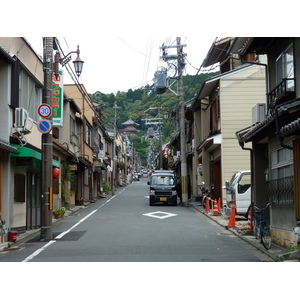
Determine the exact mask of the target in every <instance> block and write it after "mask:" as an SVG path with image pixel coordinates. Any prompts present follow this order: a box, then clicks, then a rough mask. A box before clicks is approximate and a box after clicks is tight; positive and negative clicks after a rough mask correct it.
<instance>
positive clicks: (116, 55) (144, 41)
mask: <svg viewBox="0 0 300 300" xmlns="http://www.w3.org/2000/svg"><path fill="white" fill-rule="evenodd" d="M26 39H27V40H28V42H29V43H31V45H32V46H33V48H34V49H35V50H36V51H37V52H38V53H39V54H40V55H43V46H42V37H32V36H26ZM58 40H59V42H60V45H61V47H62V49H63V51H64V53H65V54H67V53H69V52H70V51H75V50H76V49H77V45H78V44H79V46H80V57H81V59H82V60H83V61H84V66H83V70H82V75H81V76H80V78H79V82H80V83H83V84H84V86H85V88H86V89H87V91H88V92H89V93H94V92H96V91H100V92H102V93H106V94H108V93H117V92H118V91H127V90H129V89H136V88H139V87H142V86H145V85H146V84H149V85H151V84H152V83H153V78H154V73H155V71H156V70H157V69H158V68H159V67H161V66H163V67H166V66H167V65H166V63H165V62H164V61H163V60H162V59H161V56H162V51H161V49H159V47H161V46H162V44H163V43H165V44H168V45H170V44H171V45H176V37H150V36H149V37H148V36H143V35H131V36H112V35H110V36H105V37H100V38H97V39H96V38H93V37H92V36H76V37H58ZM214 40H215V37H214V36H210V37H207V36H201V35H197V36H195V35H194V36H190V37H181V43H182V44H186V47H184V53H186V54H187V56H186V68H185V70H184V74H190V75H193V74H196V73H197V70H198V69H199V67H200V65H201V63H202V62H203V60H204V58H205V56H206V54H207V52H208V50H209V48H210V46H211V45H212V43H213V41H214ZM168 51H169V53H170V54H176V48H175V49H169V50H168ZM76 57H77V54H72V60H71V61H73V60H74V59H75V58H76ZM70 65H71V67H72V68H73V63H72V62H70ZM62 69H63V70H64V73H65V84H69V83H74V82H73V80H72V79H71V78H70V77H69V76H68V74H67V71H66V69H65V68H62Z"/></svg>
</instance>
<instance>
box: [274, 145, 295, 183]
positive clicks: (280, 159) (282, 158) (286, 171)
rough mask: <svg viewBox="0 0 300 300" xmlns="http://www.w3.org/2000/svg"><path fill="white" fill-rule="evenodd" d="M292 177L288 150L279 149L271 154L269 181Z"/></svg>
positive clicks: (291, 162)
mask: <svg viewBox="0 0 300 300" xmlns="http://www.w3.org/2000/svg"><path fill="white" fill-rule="evenodd" d="M289 176H293V159H292V151H291V150H290V149H286V148H281V149H278V150H274V151H272V152H271V179H279V178H284V177H289Z"/></svg>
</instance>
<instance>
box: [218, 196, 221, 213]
mask: <svg viewBox="0 0 300 300" xmlns="http://www.w3.org/2000/svg"><path fill="white" fill-rule="evenodd" d="M218 212H221V198H219V199H218Z"/></svg>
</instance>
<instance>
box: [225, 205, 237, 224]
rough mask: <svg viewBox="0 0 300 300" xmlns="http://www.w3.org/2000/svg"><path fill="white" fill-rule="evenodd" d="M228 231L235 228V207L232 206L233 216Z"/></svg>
mask: <svg viewBox="0 0 300 300" xmlns="http://www.w3.org/2000/svg"><path fill="white" fill-rule="evenodd" d="M225 227H226V229H228V228H232V227H235V205H233V206H232V209H231V215H230V219H229V222H228V225H227V226H225Z"/></svg>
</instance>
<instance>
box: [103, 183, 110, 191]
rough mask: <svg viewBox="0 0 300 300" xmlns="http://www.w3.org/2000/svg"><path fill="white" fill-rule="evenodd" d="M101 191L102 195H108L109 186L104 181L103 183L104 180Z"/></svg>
mask: <svg viewBox="0 0 300 300" xmlns="http://www.w3.org/2000/svg"><path fill="white" fill-rule="evenodd" d="M102 190H103V193H108V192H109V191H110V188H109V186H108V185H107V183H106V181H104V180H103V182H102Z"/></svg>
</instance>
